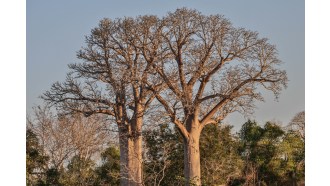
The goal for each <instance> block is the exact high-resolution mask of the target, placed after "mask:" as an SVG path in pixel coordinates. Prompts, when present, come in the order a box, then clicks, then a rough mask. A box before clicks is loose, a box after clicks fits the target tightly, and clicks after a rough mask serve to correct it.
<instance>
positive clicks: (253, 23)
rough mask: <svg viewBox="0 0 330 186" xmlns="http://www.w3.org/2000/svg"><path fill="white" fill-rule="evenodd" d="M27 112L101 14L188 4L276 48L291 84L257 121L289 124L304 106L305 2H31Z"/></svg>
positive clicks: (158, 11) (61, 75) (237, 122)
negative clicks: (264, 38) (265, 39)
mask: <svg viewBox="0 0 330 186" xmlns="http://www.w3.org/2000/svg"><path fill="white" fill-rule="evenodd" d="M26 6H27V14H26V20H27V29H26V31H27V33H26V41H27V45H26V46H27V52H26V53H27V65H26V70H27V79H26V82H27V84H26V85H27V92H26V94H27V95H26V101H27V104H26V107H27V114H31V112H32V109H31V108H32V107H33V106H36V105H38V104H41V103H42V101H41V100H40V99H39V98H38V96H40V95H41V94H42V93H43V92H45V91H46V90H48V89H49V88H50V86H51V84H52V83H54V82H55V81H63V80H64V79H65V74H66V73H67V72H68V68H67V65H68V64H69V63H74V62H79V60H77V59H76V51H78V50H79V49H80V48H81V47H82V46H84V36H85V35H88V34H89V33H90V30H91V29H92V28H94V27H95V26H97V24H98V21H99V20H100V19H102V18H105V17H107V18H117V17H124V16H137V15H144V14H155V15H159V16H162V15H164V14H166V13H167V12H169V11H174V10H175V9H176V8H180V7H188V8H194V9H197V10H199V11H201V12H202V13H204V14H223V15H224V16H225V17H226V18H228V19H230V21H231V22H232V23H233V24H234V25H235V26H237V27H244V28H248V29H250V30H254V31H258V32H259V34H260V36H262V37H267V38H269V40H270V42H271V43H272V44H275V45H276V46H277V49H278V52H279V58H280V59H281V60H282V61H283V62H284V64H283V65H282V68H283V69H286V70H287V73H288V77H289V84H288V88H287V89H286V90H284V91H283V92H282V93H281V95H280V98H279V100H278V101H275V100H274V97H273V95H272V94H268V93H266V94H264V95H265V98H266V99H265V102H262V103H257V107H258V108H257V109H255V114H254V116H253V118H252V119H256V120H257V121H259V122H260V124H263V123H264V122H266V121H269V120H275V121H280V122H281V123H282V124H284V125H286V124H287V123H288V122H289V121H290V120H291V119H292V117H293V116H294V115H295V114H296V113H298V112H300V111H303V110H305V14H304V10H305V5H304V1H302V0H290V1H287V0H277V1H265V0H249V1H247V0H235V1H233V0H228V1H224V0H221V1H219V0H218V1H216V0H213V1H212V0H203V1H202V0H200V1H192V0H190V1H186V0H168V1H151V0H149V1H147V0H139V1H133V0H132V1H128V0H121V1H109V0H95V1H90V0H70V1H64V0H57V1H44V0H33V1H27V2H26ZM244 121H245V119H244V118H243V117H242V116H240V115H239V114H233V115H231V116H230V117H228V118H227V119H226V122H228V123H229V124H232V125H234V126H235V127H236V128H237V127H240V126H241V125H242V123H243V122H244Z"/></svg>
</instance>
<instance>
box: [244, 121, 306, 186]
mask: <svg viewBox="0 0 330 186" xmlns="http://www.w3.org/2000/svg"><path fill="white" fill-rule="evenodd" d="M239 136H240V140H241V155H242V158H243V159H244V160H245V168H244V179H245V180H244V183H245V184H247V185H250V184H252V185H258V184H261V185H294V186H296V185H297V183H298V182H299V181H303V180H304V165H303V159H304V141H303V140H302V139H301V138H300V137H299V134H297V133H295V132H293V131H285V130H283V129H282V127H280V126H279V125H277V124H275V123H271V122H267V123H266V124H265V126H264V127H261V126H259V125H258V124H257V123H256V122H253V121H250V120H249V121H248V122H246V123H245V124H244V125H243V126H242V129H241V130H240V132H239Z"/></svg>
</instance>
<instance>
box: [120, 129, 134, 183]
mask: <svg viewBox="0 0 330 186" xmlns="http://www.w3.org/2000/svg"><path fill="white" fill-rule="evenodd" d="M118 128H119V149H120V185H122V186H125V185H129V177H130V173H129V170H130V165H129V162H130V161H129V153H130V152H129V151H130V149H131V146H132V144H131V142H130V140H129V135H128V129H127V126H119V127H118Z"/></svg>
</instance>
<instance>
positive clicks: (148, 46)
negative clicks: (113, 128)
mask: <svg viewBox="0 0 330 186" xmlns="http://www.w3.org/2000/svg"><path fill="white" fill-rule="evenodd" d="M160 23H161V22H160V21H159V20H158V18H157V17H155V16H140V17H137V18H129V17H127V18H123V19H116V20H110V19H103V20H101V21H100V23H99V25H98V27H96V28H94V29H93V30H92V31H91V34H90V35H89V36H86V47H83V48H82V49H81V50H80V51H78V53H77V57H78V59H81V60H82V61H83V62H81V63H75V64H70V65H69V68H70V69H71V71H70V72H69V73H68V75H67V78H66V80H65V82H63V83H60V82H57V83H54V84H53V85H52V87H51V89H50V90H49V91H47V92H46V93H44V95H43V96H42V98H43V99H44V100H45V101H46V102H48V103H51V104H53V105H55V106H56V108H57V109H59V110H61V111H62V112H63V113H64V114H72V113H76V112H78V113H83V114H84V115H85V116H90V115H92V114H105V115H108V116H109V118H110V119H111V120H112V121H113V122H114V123H116V124H117V126H118V132H119V145H120V165H121V168H120V174H121V175H120V176H121V185H125V186H126V185H141V184H142V136H141V134H142V124H143V116H144V114H145V112H146V110H147V109H148V108H149V106H150V104H151V103H152V101H153V100H154V98H155V95H154V91H155V90H156V92H157V90H160V89H161V88H162V83H161V82H162V81H161V79H160V78H157V77H154V78H153V79H150V78H149V76H150V73H151V72H152V66H151V65H149V64H148V63H146V61H145V59H144V57H143V52H147V53H152V56H154V57H158V55H161V54H162V52H161V51H160V50H161V48H162V47H160V46H159V45H161V44H162V43H161V40H159V38H160V34H161V29H162V25H161V24H160ZM149 62H150V63H151V62H152V59H149ZM145 82H147V84H150V85H152V86H151V87H148V88H146V83H145ZM151 89H152V90H151Z"/></svg>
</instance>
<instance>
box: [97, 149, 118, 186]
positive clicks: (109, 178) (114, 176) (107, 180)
mask: <svg viewBox="0 0 330 186" xmlns="http://www.w3.org/2000/svg"><path fill="white" fill-rule="evenodd" d="M101 158H102V163H101V165H100V166H99V167H97V168H96V170H95V172H96V174H97V181H96V183H95V185H119V184H120V152H119V149H118V148H116V147H114V146H110V147H108V148H107V149H106V150H105V151H104V152H102V154H101Z"/></svg>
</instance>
